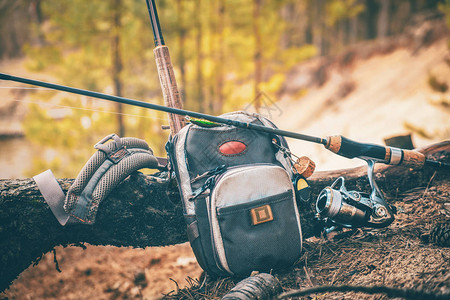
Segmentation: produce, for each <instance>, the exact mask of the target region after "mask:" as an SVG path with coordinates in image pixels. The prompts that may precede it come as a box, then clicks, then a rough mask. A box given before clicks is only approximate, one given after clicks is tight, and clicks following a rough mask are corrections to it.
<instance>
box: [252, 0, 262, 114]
mask: <svg viewBox="0 0 450 300" xmlns="http://www.w3.org/2000/svg"><path fill="white" fill-rule="evenodd" d="M260 24H261V0H253V38H254V39H255V49H254V52H253V64H254V66H255V73H254V76H255V81H254V84H253V90H254V99H255V100H254V102H253V103H254V106H255V109H256V111H257V112H259V109H260V107H261V97H260V93H261V91H260V84H261V81H262V45H261V32H260Z"/></svg>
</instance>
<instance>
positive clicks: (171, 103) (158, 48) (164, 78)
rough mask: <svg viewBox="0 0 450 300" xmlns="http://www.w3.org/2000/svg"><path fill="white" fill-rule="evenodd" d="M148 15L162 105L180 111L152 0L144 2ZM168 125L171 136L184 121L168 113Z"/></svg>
mask: <svg viewBox="0 0 450 300" xmlns="http://www.w3.org/2000/svg"><path fill="white" fill-rule="evenodd" d="M146 2H147V9H148V15H149V16H150V23H151V25H152V31H153V38H154V42H155V49H153V53H154V54H155V60H156V68H157V70H158V75H159V82H160V84H161V89H162V92H163V98H164V105H165V106H167V107H171V108H178V109H182V108H183V106H182V104H181V97H180V92H179V90H178V86H177V80H176V78H175V72H174V70H173V66H172V61H171V59H170V54H169V48H168V47H167V46H166V44H165V43H164V37H163V34H162V31H161V26H160V24H159V18H158V12H157V10H156V5H155V1H154V0H150V1H149V0H146ZM169 125H170V133H171V135H172V136H173V135H175V134H177V133H178V132H179V131H180V130H181V128H183V127H184V125H186V123H185V119H184V118H183V117H182V116H180V115H177V114H173V113H169Z"/></svg>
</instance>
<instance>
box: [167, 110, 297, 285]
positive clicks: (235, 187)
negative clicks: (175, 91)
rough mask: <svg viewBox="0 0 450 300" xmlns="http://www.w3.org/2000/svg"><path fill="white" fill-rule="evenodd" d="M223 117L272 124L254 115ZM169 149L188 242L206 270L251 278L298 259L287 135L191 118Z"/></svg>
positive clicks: (218, 274) (174, 138) (293, 193)
mask: <svg viewBox="0 0 450 300" xmlns="http://www.w3.org/2000/svg"><path fill="white" fill-rule="evenodd" d="M222 117H224V118H229V119H233V120H236V121H240V122H246V123H252V124H258V125H263V126H269V127H273V128H275V125H274V124H273V123H271V122H270V121H269V120H268V119H267V118H265V117H262V116H260V115H256V114H249V113H246V112H233V113H228V114H225V115H222ZM166 148H167V152H168V156H169V160H170V166H171V169H172V170H173V172H175V176H176V178H177V181H178V187H179V191H180V194H181V198H182V203H183V208H184V217H185V220H186V224H187V233H188V237H189V241H190V244H191V246H192V249H193V251H194V254H195V256H196V258H197V261H198V263H199V264H200V266H201V267H202V268H203V269H204V270H205V271H206V272H207V273H209V274H211V275H216V276H229V275H236V276H247V275H249V274H250V273H251V272H252V271H261V272H267V271H271V270H275V269H281V268H286V267H290V266H292V265H293V264H295V262H297V261H298V260H299V258H300V254H301V249H302V231H301V226H300V217H299V213H298V209H297V205H296V192H295V189H294V184H293V180H294V177H295V174H294V173H293V163H292V161H291V158H290V152H289V151H288V145H287V143H286V141H285V139H284V138H283V137H282V136H278V135H271V134H267V133H260V132H256V131H252V130H247V129H242V128H236V127H232V126H225V125H218V126H214V125H204V124H198V123H193V122H191V124H189V125H187V126H185V127H184V128H183V129H182V130H181V131H180V132H178V133H177V134H176V135H175V136H173V138H172V139H171V140H170V141H169V142H168V143H167V146H166Z"/></svg>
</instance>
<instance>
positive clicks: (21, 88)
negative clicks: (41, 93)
mask: <svg viewBox="0 0 450 300" xmlns="http://www.w3.org/2000/svg"><path fill="white" fill-rule="evenodd" d="M0 89H13V90H47V91H54V90H53V89H48V88H36V87H20V86H0Z"/></svg>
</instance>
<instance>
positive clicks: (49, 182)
mask: <svg viewBox="0 0 450 300" xmlns="http://www.w3.org/2000/svg"><path fill="white" fill-rule="evenodd" d="M33 179H34V181H35V182H36V185H37V186H38V188H39V191H40V192H41V194H42V196H43V197H44V200H45V202H47V204H48V206H49V207H50V209H51V211H52V212H53V215H54V216H55V217H56V219H57V220H58V222H59V224H61V225H62V226H64V225H66V223H67V222H68V221H69V218H70V216H69V214H68V213H66V212H65V211H64V200H65V199H66V196H65V195H64V192H63V190H62V189H61V187H60V186H59V183H58V181H56V178H55V176H54V175H53V173H52V171H51V170H47V171H45V172H43V173H41V174H38V175H36V176H34V177H33Z"/></svg>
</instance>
